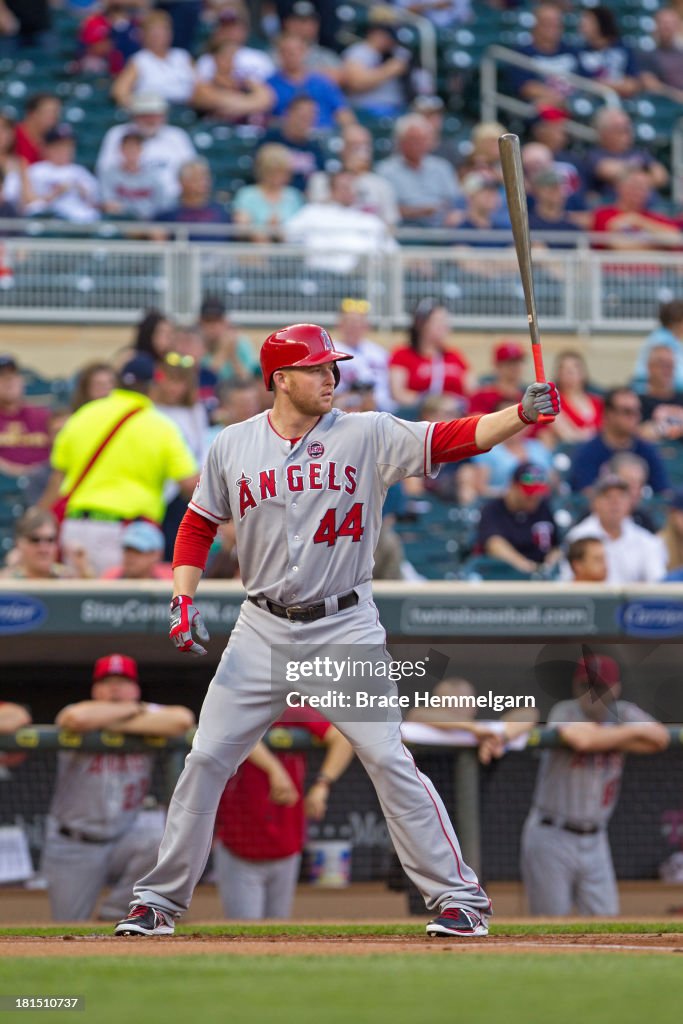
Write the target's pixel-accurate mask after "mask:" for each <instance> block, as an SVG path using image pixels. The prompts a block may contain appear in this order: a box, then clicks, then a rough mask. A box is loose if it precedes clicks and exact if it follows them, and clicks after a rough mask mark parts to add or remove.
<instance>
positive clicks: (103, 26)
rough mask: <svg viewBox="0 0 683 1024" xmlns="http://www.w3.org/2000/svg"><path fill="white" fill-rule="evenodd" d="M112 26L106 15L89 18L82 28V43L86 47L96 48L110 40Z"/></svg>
mask: <svg viewBox="0 0 683 1024" xmlns="http://www.w3.org/2000/svg"><path fill="white" fill-rule="evenodd" d="M110 32H111V26H110V25H109V22H108V21H107V19H106V18H105V17H104V15H102V14H100V15H95V16H94V17H92V18H88V20H87V21H86V22H84V23H83V25H82V26H81V32H80V35H81V42H82V43H83V45H84V46H94V45H95V44H96V43H101V42H102V41H103V40H104V39H108V38H109V34H110Z"/></svg>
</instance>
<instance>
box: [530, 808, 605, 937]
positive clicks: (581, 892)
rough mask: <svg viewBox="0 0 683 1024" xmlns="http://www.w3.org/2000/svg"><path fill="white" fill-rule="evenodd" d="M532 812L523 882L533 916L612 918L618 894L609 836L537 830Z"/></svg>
mask: <svg viewBox="0 0 683 1024" xmlns="http://www.w3.org/2000/svg"><path fill="white" fill-rule="evenodd" d="M539 817H540V815H539V814H538V813H537V812H536V811H532V812H531V814H530V815H529V817H528V818H527V820H526V822H525V824H524V828H523V830H522V843H521V853H522V864H521V867H522V879H523V881H524V886H525V888H526V893H527V899H528V901H529V911H530V913H532V914H534V915H540V916H543V917H566V916H567V915H569V914H571V913H572V912H573V908H574V907H576V913H578V914H580V915H581V916H583V917H614V916H615V915H617V914H618V913H619V893H618V890H617V880H616V877H615V874H614V866H613V864H612V854H611V851H610V848H609V839H608V837H607V831H606V830H605V829H601V830H600V831H599V832H596V833H595V834H594V835H587V836H580V835H575V834H574V833H573V832H567V831H566V830H565V829H561V828H556V827H555V826H553V825H541V824H539V821H538V819H539Z"/></svg>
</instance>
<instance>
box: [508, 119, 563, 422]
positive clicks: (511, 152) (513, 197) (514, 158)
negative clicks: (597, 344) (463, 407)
mask: <svg viewBox="0 0 683 1024" xmlns="http://www.w3.org/2000/svg"><path fill="white" fill-rule="evenodd" d="M498 150H499V152H500V162H501V166H502V168H503V184H504V185H505V195H506V196H507V202H508V210H509V212H510V222H511V224H512V237H513V238H514V241H515V250H516V252H517V263H518V264H519V273H520V276H521V278H522V288H523V289H524V303H525V305H526V315H527V321H528V323H529V335H530V337H531V352H532V355H533V357H534V374H535V378H536V380H538V381H541V382H544V381H545V369H544V368H543V349H542V348H541V336H540V334H539V330H538V315H537V313H536V296H535V294H534V277H533V270H532V265H531V239H530V237H529V212H528V209H527V202H526V192H525V191H524V171H523V169H522V153H521V150H520V146H519V136H518V135H513V134H512V133H510V132H508V133H507V134H505V135H501V136H500V138H499V139H498ZM552 419H553V417H552V416H545V415H541V416H539V418H538V422H539V423H546V422H550V421H552Z"/></svg>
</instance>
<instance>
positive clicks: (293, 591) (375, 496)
mask: <svg viewBox="0 0 683 1024" xmlns="http://www.w3.org/2000/svg"><path fill="white" fill-rule="evenodd" d="M433 427H434V424H433V423H409V422H407V421H405V420H400V419H397V418H396V417H395V416H392V415H390V414H389V413H376V412H367V413H344V412H341V411H340V410H338V409H333V410H332V411H331V412H329V413H327V414H326V415H324V416H322V417H321V418H320V420H319V421H318V423H317V425H316V426H315V427H314V428H313V429H312V430H310V431H309V432H308V433H307V434H306V435H305V436H304V437H303V438H300V439H299V440H298V441H294V442H292V441H288V440H287V439H286V438H284V437H282V436H281V435H280V434H278V433H277V431H276V430H275V429H274V428H273V426H272V425H271V422H270V418H269V416H268V414H267V413H261V414H260V415H258V416H254V417H252V419H250V420H246V421H245V422H243V423H236V424H234V425H233V426H230V427H226V428H225V430H223V431H222V432H221V433H220V434H219V435H218V437H217V438H216V440H215V441H214V442H213V444H212V446H211V449H210V451H209V455H208V458H207V460H206V464H205V466H204V469H203V471H202V475H201V478H200V481H199V483H198V485H197V488H196V490H195V493H194V495H193V498H192V501H191V502H190V508H191V509H193V510H194V511H195V512H198V513H199V514H200V515H202V516H204V517H205V518H207V519H209V520H210V521H211V522H213V523H221V522H224V521H225V520H226V519H229V518H232V519H233V520H234V522H235V532H236V536H237V548H238V551H239V558H240V571H241V574H242V581H243V583H244V587H245V589H246V591H247V593H248V594H252V595H260V596H264V597H267V598H269V599H270V600H272V601H277V602H278V603H280V604H307V603H312V602H315V601H319V600H320V599H321V598H324V597H327V596H330V595H334V594H342V593H344V592H346V591H349V590H351V589H352V588H353V587H354V586H355V585H356V584H358V583H363V582H365V581H368V580H371V579H372V567H373V552H374V550H375V547H376V546H377V538H378V536H379V530H380V526H381V523H382V503H383V501H384V497H385V495H386V491H387V488H388V487H390V486H391V484H393V483H395V482H396V481H397V480H401V479H403V478H404V477H408V476H423V475H429V474H431V473H432V465H431V444H430V440H431V433H432V429H433ZM321 491H322V492H324V498H325V499H327V500H323V495H321V493H320V492H321ZM361 540H362V543H360V541H361Z"/></svg>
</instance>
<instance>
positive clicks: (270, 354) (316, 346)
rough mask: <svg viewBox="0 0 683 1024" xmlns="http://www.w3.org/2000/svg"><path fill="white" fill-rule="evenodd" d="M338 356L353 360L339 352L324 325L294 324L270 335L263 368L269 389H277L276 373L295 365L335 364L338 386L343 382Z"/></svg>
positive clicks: (263, 353)
mask: <svg viewBox="0 0 683 1024" xmlns="http://www.w3.org/2000/svg"><path fill="white" fill-rule="evenodd" d="M338 359H353V356H350V355H348V354H347V353H346V352H337V351H335V349H334V346H333V345H332V339H331V338H330V336H329V334H328V333H327V331H326V330H325V328H324V327H318V325H317V324H292V326H291V327H283V328H282V330H280V331H275V332H274V333H273V334H269V335H268V337H267V338H266V340H265V341H264V342H263V346H262V348H261V371H262V373H263V380H264V381H265V385H266V387H267V388H268V390H269V391H272V390H273V374H274V373H275V371H276V370H284V369H285V367H291V366H320V365H321V364H322V363H334V364H335V365H334V381H335V387H336V386H337V384H338V383H339V370H338V369H337V360H338Z"/></svg>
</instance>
